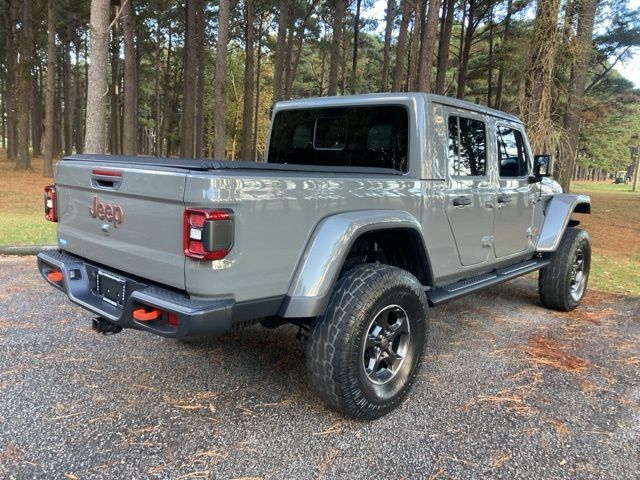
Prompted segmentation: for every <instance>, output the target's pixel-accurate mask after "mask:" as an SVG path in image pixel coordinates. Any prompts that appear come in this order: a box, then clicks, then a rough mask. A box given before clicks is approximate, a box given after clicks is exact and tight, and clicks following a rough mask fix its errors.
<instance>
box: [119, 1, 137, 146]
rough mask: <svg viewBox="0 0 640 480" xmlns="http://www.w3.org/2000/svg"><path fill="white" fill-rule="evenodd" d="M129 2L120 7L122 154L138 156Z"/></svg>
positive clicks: (134, 58)
mask: <svg viewBox="0 0 640 480" xmlns="http://www.w3.org/2000/svg"><path fill="white" fill-rule="evenodd" d="M132 1H133V0H129V1H127V2H124V3H123V5H122V15H123V19H122V20H123V27H122V30H123V32H124V105H123V115H122V153H123V154H124V155H137V154H138V95H137V90H138V80H137V79H138V72H137V67H138V61H137V58H136V57H137V55H136V46H135V43H134V32H135V18H134V13H133V6H132V5H131V2H132Z"/></svg>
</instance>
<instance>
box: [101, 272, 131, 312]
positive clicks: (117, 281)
mask: <svg viewBox="0 0 640 480" xmlns="http://www.w3.org/2000/svg"><path fill="white" fill-rule="evenodd" d="M96 293H97V294H98V296H100V297H101V298H102V300H104V301H105V302H107V303H110V304H111V305H113V306H116V307H120V308H122V307H124V302H125V299H126V294H127V281H126V279H124V278H122V277H118V276H117V275H114V274H112V273H107V272H104V271H102V270H98V273H97V274H96Z"/></svg>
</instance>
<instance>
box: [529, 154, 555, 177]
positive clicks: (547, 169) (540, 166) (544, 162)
mask: <svg viewBox="0 0 640 480" xmlns="http://www.w3.org/2000/svg"><path fill="white" fill-rule="evenodd" d="M533 175H534V176H536V177H550V176H551V175H553V155H551V154H548V153H547V154H544V155H536V156H535V157H533Z"/></svg>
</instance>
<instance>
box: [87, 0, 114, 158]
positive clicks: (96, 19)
mask: <svg viewBox="0 0 640 480" xmlns="http://www.w3.org/2000/svg"><path fill="white" fill-rule="evenodd" d="M109 4H110V1H109V0H91V26H90V31H91V53H90V63H89V72H88V77H87V116H86V130H85V132H86V133H85V140H84V151H85V152H86V153H104V152H105V127H106V122H107V119H106V113H107V105H106V103H105V94H106V92H107V66H108V58H109V32H108V28H109Z"/></svg>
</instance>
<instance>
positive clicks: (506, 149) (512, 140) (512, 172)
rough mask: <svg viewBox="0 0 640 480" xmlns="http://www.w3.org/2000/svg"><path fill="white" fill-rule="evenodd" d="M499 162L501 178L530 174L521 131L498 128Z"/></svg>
mask: <svg viewBox="0 0 640 480" xmlns="http://www.w3.org/2000/svg"><path fill="white" fill-rule="evenodd" d="M497 134H498V162H500V176H501V177H524V176H525V175H527V173H528V163H529V162H528V161H527V151H526V149H525V146H524V138H523V137H522V133H521V132H520V131H519V130H515V129H513V128H510V127H505V126H498V132H497Z"/></svg>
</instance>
